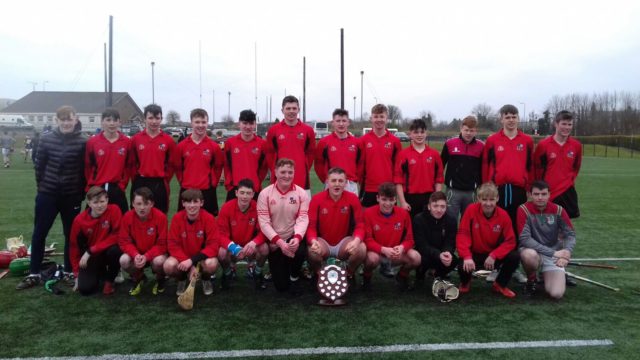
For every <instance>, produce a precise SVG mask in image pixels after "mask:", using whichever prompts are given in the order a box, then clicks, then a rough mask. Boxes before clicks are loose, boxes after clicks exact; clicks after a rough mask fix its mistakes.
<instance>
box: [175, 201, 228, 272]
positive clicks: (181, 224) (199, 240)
mask: <svg viewBox="0 0 640 360" xmlns="http://www.w3.org/2000/svg"><path fill="white" fill-rule="evenodd" d="M167 247H168V249H169V255H171V256H173V257H174V258H176V259H177V260H178V261H179V262H183V261H185V260H187V259H189V258H191V257H192V256H194V255H196V254H198V253H201V254H203V255H205V256H206V257H207V258H212V257H215V256H218V234H217V226H216V219H215V217H214V216H213V215H211V214H209V213H208V212H206V211H204V210H200V214H199V215H198V218H197V219H196V221H194V222H193V223H192V224H190V223H189V220H187V212H186V211H185V210H182V211H178V212H177V213H176V214H175V215H174V216H173V218H172V219H171V228H170V229H169V238H168V240H167Z"/></svg>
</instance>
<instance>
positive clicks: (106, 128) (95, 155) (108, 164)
mask: <svg viewBox="0 0 640 360" xmlns="http://www.w3.org/2000/svg"><path fill="white" fill-rule="evenodd" d="M120 125H121V121H120V113H119V112H118V110H116V109H112V108H109V109H106V110H105V111H104V112H103V113H102V122H101V126H102V131H101V132H100V133H99V134H97V135H95V136H92V137H91V138H90V139H89V140H88V141H87V148H86V150H85V157H84V163H85V165H84V173H85V178H86V179H87V190H88V189H89V188H90V187H92V186H101V187H103V188H105V190H107V194H108V195H109V203H110V204H116V205H118V206H119V207H120V211H121V212H122V213H123V214H124V213H125V212H127V211H128V210H129V206H128V204H127V197H126V196H125V194H124V192H125V190H126V188H127V184H128V183H129V168H128V166H127V165H128V164H129V162H130V161H131V160H130V159H129V157H130V156H131V140H130V139H129V138H128V137H127V136H126V135H124V134H123V133H121V132H120V131H118V129H119V128H120Z"/></svg>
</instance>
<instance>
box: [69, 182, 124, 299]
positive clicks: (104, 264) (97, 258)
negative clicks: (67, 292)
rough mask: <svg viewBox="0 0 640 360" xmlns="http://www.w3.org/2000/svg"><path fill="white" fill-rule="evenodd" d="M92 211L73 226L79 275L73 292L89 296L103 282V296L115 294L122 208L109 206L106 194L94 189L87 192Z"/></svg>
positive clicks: (72, 247) (74, 257)
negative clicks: (102, 280)
mask: <svg viewBox="0 0 640 360" xmlns="http://www.w3.org/2000/svg"><path fill="white" fill-rule="evenodd" d="M87 203H88V205H89V208H88V209H87V210H85V211H83V212H81V213H80V214H78V216H76V218H75V219H74V220H73V225H72V226H71V239H70V254H69V257H70V259H71V266H72V268H73V273H74V274H75V275H76V285H75V287H74V290H77V291H78V292H80V294H81V295H90V294H92V293H93V292H95V291H96V290H97V289H98V283H99V281H100V280H101V279H104V287H103V289H102V293H103V294H104V295H111V294H113V293H114V292H115V288H114V286H113V281H114V279H115V278H116V276H117V275H118V272H119V271H120V263H119V262H118V259H120V255H122V252H121V251H120V247H118V231H119V229H120V218H121V217H122V215H121V214H120V209H118V206H117V205H109V198H108V196H107V191H106V190H105V189H103V188H101V187H99V186H93V187H91V188H90V189H89V191H88V192H87Z"/></svg>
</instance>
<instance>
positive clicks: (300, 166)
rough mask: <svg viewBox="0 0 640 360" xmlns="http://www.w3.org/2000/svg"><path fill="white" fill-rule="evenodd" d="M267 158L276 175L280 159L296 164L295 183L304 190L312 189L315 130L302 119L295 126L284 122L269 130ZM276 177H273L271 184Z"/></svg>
mask: <svg viewBox="0 0 640 360" xmlns="http://www.w3.org/2000/svg"><path fill="white" fill-rule="evenodd" d="M266 149H267V155H268V156H267V158H268V162H269V168H270V169H271V173H272V174H275V165H276V162H277V161H278V159H281V158H287V159H291V160H293V161H294V162H295V163H296V166H295V174H294V178H293V183H294V184H296V185H298V186H300V187H301V188H303V189H310V186H311V183H310V181H309V170H311V166H312V165H313V158H314V157H315V150H316V137H315V134H314V133H313V129H312V128H311V127H310V126H309V125H306V124H304V123H303V122H302V121H300V119H298V123H297V124H296V125H294V126H289V125H287V123H286V122H285V121H284V120H282V121H280V122H279V123H277V124H275V125H273V126H272V127H271V128H269V131H268V132H267V144H266ZM275 181H276V177H275V176H271V183H272V184H273V183H275Z"/></svg>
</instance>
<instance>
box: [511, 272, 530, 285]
mask: <svg viewBox="0 0 640 360" xmlns="http://www.w3.org/2000/svg"><path fill="white" fill-rule="evenodd" d="M513 278H514V279H516V281H517V282H518V283H520V284H526V283H527V276H526V275H525V274H523V273H522V271H520V270H516V271H515V272H514V273H513Z"/></svg>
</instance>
